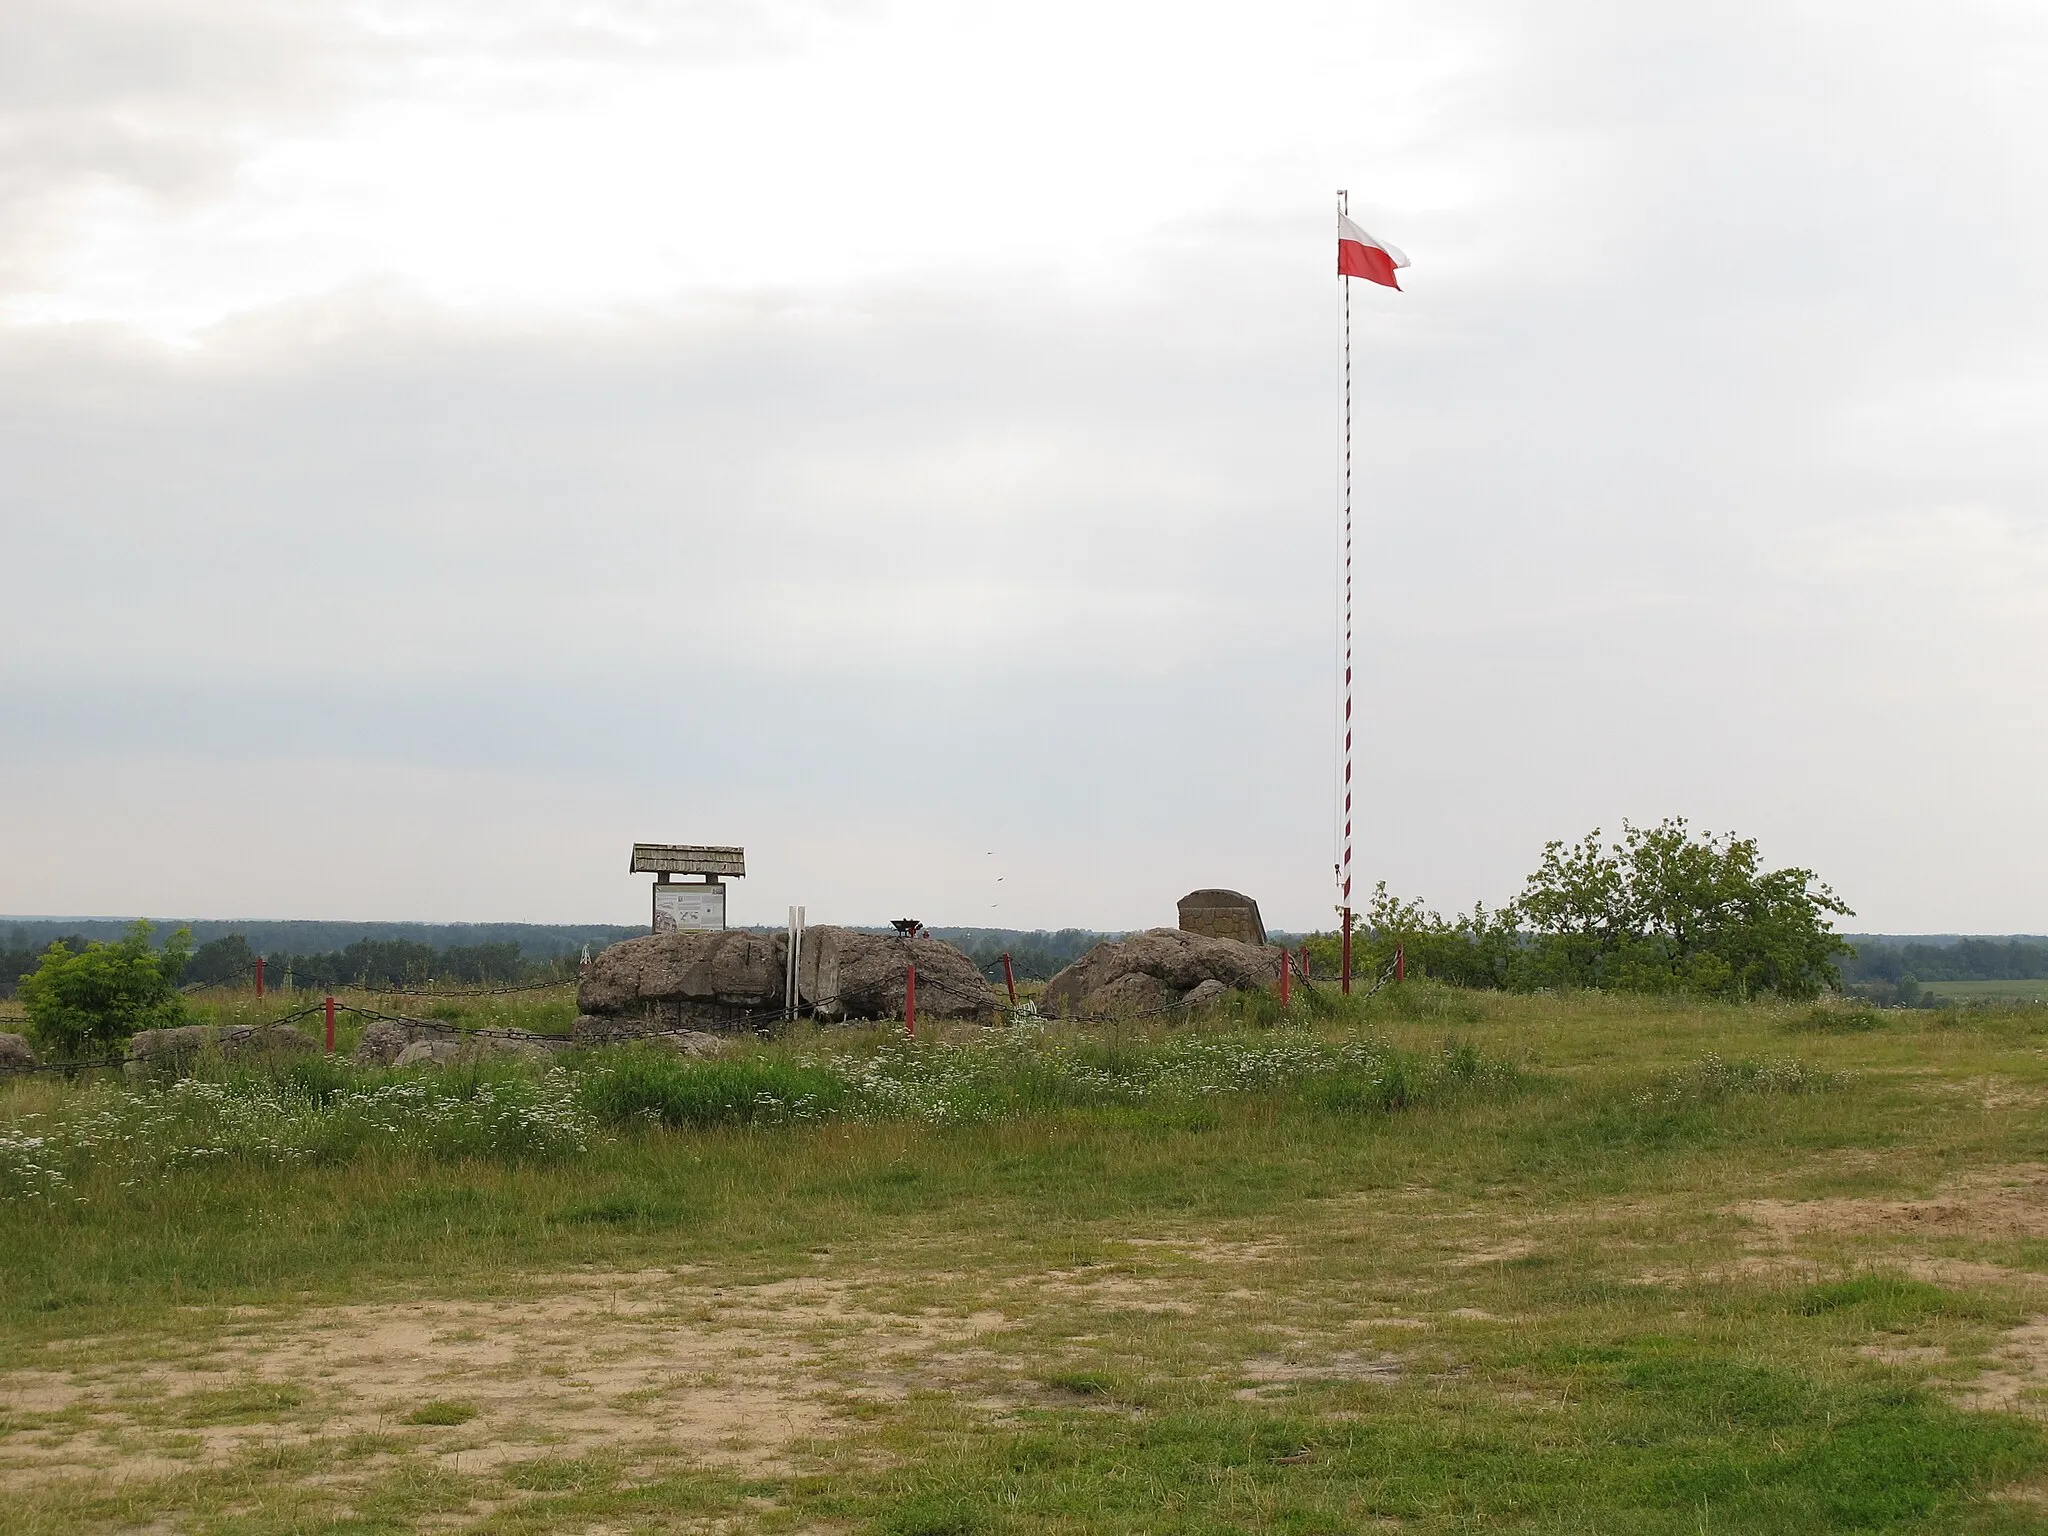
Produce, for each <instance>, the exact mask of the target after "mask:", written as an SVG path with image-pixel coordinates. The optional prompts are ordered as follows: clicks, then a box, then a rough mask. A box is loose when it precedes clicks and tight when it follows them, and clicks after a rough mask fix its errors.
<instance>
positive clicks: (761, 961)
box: [572, 925, 996, 1044]
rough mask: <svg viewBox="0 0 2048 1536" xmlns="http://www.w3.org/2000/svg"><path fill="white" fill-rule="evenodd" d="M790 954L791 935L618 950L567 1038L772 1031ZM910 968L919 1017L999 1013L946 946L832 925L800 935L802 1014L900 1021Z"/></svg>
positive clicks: (587, 990)
mask: <svg viewBox="0 0 2048 1536" xmlns="http://www.w3.org/2000/svg"><path fill="white" fill-rule="evenodd" d="M788 954H789V938H788V935H786V934H775V935H772V936H765V937H764V936H762V935H760V934H751V933H657V934H650V935H648V936H647V937H646V938H641V939H628V940H626V942H625V943H623V944H614V945H613V946H612V947H611V948H609V949H607V950H605V951H604V952H603V953H602V954H600V955H599V956H597V958H596V959H594V960H592V961H591V963H590V966H589V968H588V969H587V970H586V971H585V972H584V974H583V979H582V982H581V984H580V985H579V986H578V987H577V990H576V1003H577V1008H578V1010H579V1012H580V1015H581V1016H580V1017H579V1018H578V1019H577V1020H576V1023H575V1025H574V1027H573V1029H572V1034H573V1036H574V1038H575V1039H576V1040H577V1041H579V1042H582V1043H589V1044H601V1043H604V1042H607V1041H614V1040H626V1039H633V1038H637V1037H639V1036H641V1035H647V1034H652V1033H654V1032H657V1031H666V1030H714V1031H716V1030H724V1031H732V1030H737V1029H746V1028H749V1027H752V1026H754V1025H758V1024H764V1023H768V1022H770V1021H772V1020H774V1019H776V1018H778V1017H779V1016H780V1015H781V1014H782V1012H783V1010H784V1003H783V991H784V975H785V972H786V962H787V957H788ZM912 965H915V966H916V967H917V1011H918V1012H919V1013H920V1014H921V1015H923V1016H925V1017H927V1018H933V1019H959V1018H975V1017H978V1016H980V1015H981V1014H984V1013H988V1012H990V1011H992V1010H993V1009H994V1008H995V1007H996V997H995V993H994V991H993V989H992V988H991V987H990V986H989V983H988V979H987V978H986V977H984V976H983V975H982V974H981V971H980V970H979V969H978V968H977V967H976V966H975V964H974V962H973V961H972V960H970V959H968V958H967V956H965V955H963V954H962V953H961V952H960V951H959V950H957V949H955V948H954V947H953V946H952V945H950V944H946V943H943V942H941V941H940V940H938V939H932V938H916V939H905V938H901V937H898V936H897V935H895V934H882V933H856V932H854V931H853V930H852V929H849V928H835V927H832V926H829V925H825V926H820V927H816V928H807V929H805V930H804V939H803V949H802V953H801V956H800V964H799V973H800V974H799V975H798V978H797V998H798V1006H799V1009H800V1011H802V1012H803V1013H805V1014H807V1015H810V1016H813V1017H816V1018H820V1019H826V1020H833V1021H838V1020H846V1019H887V1018H894V1017H897V1016H898V1015H900V1014H901V1012H902V1011H903V993H904V977H905V974H906V972H907V971H908V969H909V968H910V966H912Z"/></svg>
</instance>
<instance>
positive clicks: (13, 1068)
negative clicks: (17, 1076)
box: [0, 1035, 36, 1073]
mask: <svg viewBox="0 0 2048 1536" xmlns="http://www.w3.org/2000/svg"><path fill="white" fill-rule="evenodd" d="M35 1064H36V1053H35V1052H34V1051H33V1050H31V1049H29V1043H28V1038H27V1037H26V1036H25V1035H0V1073H7V1072H26V1071H28V1070H29V1068H31V1067H33V1066H34V1065H35Z"/></svg>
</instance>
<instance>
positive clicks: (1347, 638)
mask: <svg viewBox="0 0 2048 1536" xmlns="http://www.w3.org/2000/svg"><path fill="white" fill-rule="evenodd" d="M1350 211H1351V198H1350V194H1349V193H1347V192H1345V191H1343V190H1342V189H1341V188H1340V189H1339V190H1338V193H1337V214H1338V217H1339V218H1340V219H1341V218H1343V216H1344V215H1346V214H1348V213H1350ZM1342 232H1343V226H1342V225H1341V224H1340V225H1339V226H1338V233H1339V235H1340V236H1341V234H1342ZM1337 281H1338V282H1339V283H1340V284H1341V285H1342V286H1343V289H1344V713H1343V716H1342V719H1341V721H1340V729H1341V730H1342V733H1343V742H1344V747H1343V763H1344V770H1343V771H1344V776H1343V779H1342V781H1341V789H1342V794H1343V805H1344V840H1343V845H1342V852H1341V855H1340V858H1339V862H1338V865H1337V884H1338V889H1339V892H1340V894H1341V895H1342V897H1343V906H1342V907H1341V909H1340V910H1341V911H1342V913H1343V917H1344V938H1343V954H1342V956H1341V957H1340V961H1339V965H1338V974H1339V976H1340V977H1341V978H1342V980H1341V982H1340V985H1341V987H1342V988H1343V990H1344V991H1346V992H1349V991H1350V990H1351V279H1350V278H1349V277H1346V276H1344V275H1343V274H1342V273H1339V274H1338V277H1337Z"/></svg>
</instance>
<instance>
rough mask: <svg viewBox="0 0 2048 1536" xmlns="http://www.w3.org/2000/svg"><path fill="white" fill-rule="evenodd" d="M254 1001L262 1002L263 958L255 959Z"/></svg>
mask: <svg viewBox="0 0 2048 1536" xmlns="http://www.w3.org/2000/svg"><path fill="white" fill-rule="evenodd" d="M256 1000H257V1001H258V1002H259V1003H260V1002H262V1001H263V957H262V956H261V955H258V956H257V957H256Z"/></svg>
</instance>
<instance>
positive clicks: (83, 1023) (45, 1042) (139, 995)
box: [21, 923, 191, 1061]
mask: <svg viewBox="0 0 2048 1536" xmlns="http://www.w3.org/2000/svg"><path fill="white" fill-rule="evenodd" d="M150 932H151V929H150V925H149V924H148V923H137V924H136V925H135V926H134V927H133V928H131V929H130V930H129V931H128V937H127V938H125V939H122V940H121V941H120V942H119V943H118V944H102V943H99V942H97V941H94V942H89V943H87V944H86V945H85V947H84V948H83V949H79V950H73V949H71V948H70V947H69V946H67V945H65V944H62V943H58V944H52V945H51V946H50V947H49V949H47V950H45V951H44V953H43V958H42V961H41V963H40V964H38V965H37V966H36V969H35V971H34V973H33V974H31V975H30V976H28V977H27V978H26V979H24V980H23V982H22V984H21V998H22V1001H23V1002H24V1003H25V1004H26V1005H27V1006H28V1018H29V1034H30V1035H31V1036H32V1037H33V1038H34V1040H35V1042H36V1044H37V1045H39V1046H41V1047H43V1048H44V1049H45V1050H46V1051H48V1052H49V1053H50V1054H52V1055H54V1056H56V1057H58V1058H60V1059H62V1060H66V1061H75V1060H78V1059H79V1058H80V1057H84V1056H91V1055H99V1054H105V1053H107V1052H111V1051H118V1050H119V1049H121V1048H122V1047H123V1046H125V1045H126V1044H127V1042H128V1038H129V1036H131V1035H133V1034H134V1033H135V1032H136V1031H137V1030H141V1029H166V1028H170V1027H172V1026H174V1025H178V1024H183V1023H184V1022H185V1002H184V999H183V998H181V997H180V996H179V995H178V981H179V979H180V978H181V977H182V976H183V975H184V973H185V962H186V960H187V959H188V958H189V957H190V940H191V934H190V933H189V931H188V930H186V929H183V928H180V929H179V930H178V931H177V932H175V933H173V934H172V935H171V936H170V939H169V941H168V942H166V943H165V945H164V947H163V948H162V949H161V950H153V949H151V948H150V945H149V936H150Z"/></svg>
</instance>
